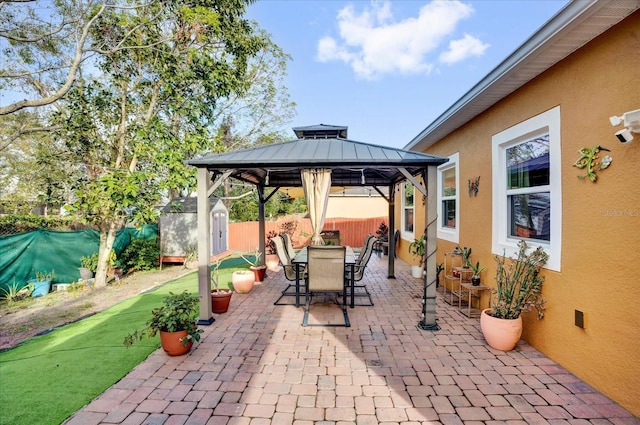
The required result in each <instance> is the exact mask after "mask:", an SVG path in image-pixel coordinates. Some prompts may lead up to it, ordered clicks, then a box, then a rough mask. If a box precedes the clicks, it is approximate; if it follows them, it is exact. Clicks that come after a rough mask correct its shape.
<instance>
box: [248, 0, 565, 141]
mask: <svg viewBox="0 0 640 425" xmlns="http://www.w3.org/2000/svg"><path fill="white" fill-rule="evenodd" d="M566 3H567V1H566V0H537V1H515V0H499V1H493V0H483V1H433V2H432V1H418V0H393V1H364V0H358V1H341V0H324V1H322V0H308V1H307V0H261V1H258V2H256V3H254V4H253V5H251V6H249V9H248V13H247V17H248V18H249V19H252V20H255V21H257V22H258V23H259V26H260V27H261V28H263V29H265V30H266V31H267V32H269V33H270V34H271V35H272V38H273V41H274V42H275V43H276V44H277V45H279V46H280V47H281V48H282V49H283V50H284V51H285V52H287V53H288V54H290V55H291V56H292V57H293V60H292V61H291V62H289V64H288V69H287V72H288V76H287V77H286V80H285V84H286V86H287V87H288V89H289V94H290V96H291V100H293V101H294V102H296V103H297V108H296V112H297V114H296V116H295V118H294V119H293V121H292V122H291V123H290V124H289V125H288V126H287V127H286V128H285V130H286V131H288V132H287V134H289V135H290V136H291V139H293V138H294V137H295V136H294V134H293V132H292V131H291V130H290V129H291V127H297V126H305V125H314V124H321V123H322V124H333V125H346V126H348V127H349V134H348V137H349V139H352V140H359V141H362V142H366V143H373V144H378V145H384V146H392V147H397V148H402V147H404V146H405V145H407V144H408V143H409V142H410V141H411V140H412V139H413V138H414V137H415V136H416V135H417V134H418V133H420V132H421V131H422V130H423V129H424V128H425V127H427V125H429V124H430V123H431V122H432V121H433V120H434V119H436V118H437V117H438V116H439V115H440V114H442V113H443V112H444V111H445V110H446V109H447V108H448V107H449V106H451V105H452V104H453V103H454V102H455V101H456V100H458V99H459V98H460V97H461V96H462V95H463V94H464V93H466V92H467V91H468V90H469V89H471V87H473V86H474V85H475V84H476V83H477V82H478V81H480V80H481V79H482V78H483V77H484V76H485V75H486V74H487V73H489V72H490V71H491V70H492V69H493V68H495V67H496V66H497V65H498V64H499V63H500V62H502V60H504V59H505V58H506V57H507V56H508V55H509V54H511V53H512V52H513V51H514V50H516V49H517V48H518V47H519V46H520V45H521V44H522V43H523V42H524V41H525V40H526V39H527V38H529V37H530V36H531V35H532V34H533V33H534V32H535V31H537V30H538V29H539V28H540V27H541V26H542V25H543V24H544V23H545V22H547V21H548V20H549V19H550V18H551V17H553V16H554V15H555V14H556V13H557V12H558V11H560V10H561V9H562V8H563V7H564V6H565V5H566Z"/></svg>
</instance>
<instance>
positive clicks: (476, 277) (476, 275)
mask: <svg viewBox="0 0 640 425" xmlns="http://www.w3.org/2000/svg"><path fill="white" fill-rule="evenodd" d="M471 269H472V270H473V276H471V284H472V285H473V286H480V273H482V272H483V271H485V270H486V269H487V268H486V267H480V261H476V263H475V264H471Z"/></svg>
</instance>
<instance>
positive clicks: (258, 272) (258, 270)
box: [240, 248, 267, 282]
mask: <svg viewBox="0 0 640 425" xmlns="http://www.w3.org/2000/svg"><path fill="white" fill-rule="evenodd" d="M240 256H241V257H242V259H243V260H244V261H246V262H247V264H249V268H250V269H251V270H252V271H253V274H254V276H255V280H254V282H262V281H263V280H264V275H265V272H266V271H267V266H264V265H262V264H260V258H261V257H262V252H260V250H259V249H258V248H256V250H255V251H254V252H253V254H251V255H249V254H247V255H245V254H242V253H241V254H240Z"/></svg>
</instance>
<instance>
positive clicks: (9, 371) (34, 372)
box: [0, 262, 246, 425]
mask: <svg viewBox="0 0 640 425" xmlns="http://www.w3.org/2000/svg"><path fill="white" fill-rule="evenodd" d="M229 265H234V266H235V265H236V264H235V262H234V263H230V264H229ZM243 268H246V267H243ZM236 269H238V267H233V268H221V270H220V272H219V276H220V286H221V287H223V288H224V287H231V273H232V271H233V270H236ZM185 289H186V290H188V291H190V292H193V293H197V291H198V275H197V273H195V272H194V273H190V274H188V275H186V276H183V277H181V278H179V279H176V280H173V281H171V282H168V283H166V284H165V285H163V286H161V287H160V288H158V289H156V290H155V291H153V292H149V293H147V294H142V295H139V296H136V297H134V298H131V299H129V300H126V301H123V302H121V303H119V304H117V305H115V306H113V307H111V308H109V309H108V310H105V311H103V312H100V313H98V314H95V315H93V316H90V317H87V318H85V319H83V320H80V321H78V322H75V323H71V324H69V325H66V326H64V327H61V328H59V329H56V330H54V331H53V332H50V333H48V334H45V335H41V336H38V337H34V338H31V339H30V340H28V341H27V342H25V343H24V344H22V345H20V346H18V347H15V348H13V349H11V350H7V351H4V352H1V353H0V424H1V425H22V424H24V425H32V424H59V423H61V422H62V421H64V420H65V419H66V418H67V417H69V416H70V415H71V414H73V413H74V412H75V411H77V410H79V409H80V408H82V407H83V406H84V405H86V404H87V403H88V402H90V401H91V400H93V399H94V398H95V397H97V396H98V395H100V394H101V393H102V392H104V391H105V390H106V389H107V388H109V387H110V386H111V385H113V384H114V383H116V382H117V381H119V380H120V379H121V378H122V377H124V376H125V375H126V374H127V373H128V372H129V371H130V370H131V369H133V368H134V367H135V366H137V365H138V364H139V363H140V362H142V361H143V360H144V359H145V358H147V357H148V356H149V354H151V353H152V352H153V351H155V350H156V349H157V348H158V347H159V346H160V343H159V338H158V337H156V338H153V339H151V340H143V341H140V342H137V343H136V344H134V345H133V346H132V347H130V348H128V349H127V348H125V347H124V346H123V344H122V342H123V340H124V337H125V335H127V334H128V333H129V332H132V331H134V330H135V329H137V328H143V327H144V325H145V322H146V321H147V319H148V318H149V312H150V311H151V309H152V308H154V307H156V306H159V305H161V304H162V299H163V298H164V297H165V296H166V295H167V294H168V293H169V292H174V293H178V292H182V291H184V290H185Z"/></svg>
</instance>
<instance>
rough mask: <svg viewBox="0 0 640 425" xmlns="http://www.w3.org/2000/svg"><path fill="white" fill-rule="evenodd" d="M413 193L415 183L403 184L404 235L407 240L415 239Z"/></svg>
mask: <svg viewBox="0 0 640 425" xmlns="http://www.w3.org/2000/svg"><path fill="white" fill-rule="evenodd" d="M413 193H414V187H413V184H411V183H410V182H405V183H404V185H403V186H402V237H403V239H406V240H413V222H414V206H413V200H414V196H413Z"/></svg>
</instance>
